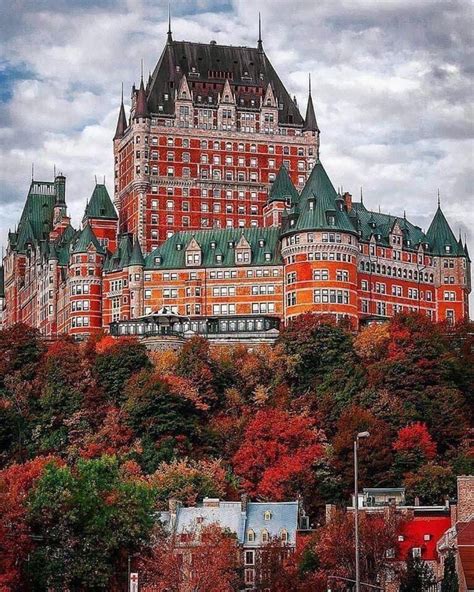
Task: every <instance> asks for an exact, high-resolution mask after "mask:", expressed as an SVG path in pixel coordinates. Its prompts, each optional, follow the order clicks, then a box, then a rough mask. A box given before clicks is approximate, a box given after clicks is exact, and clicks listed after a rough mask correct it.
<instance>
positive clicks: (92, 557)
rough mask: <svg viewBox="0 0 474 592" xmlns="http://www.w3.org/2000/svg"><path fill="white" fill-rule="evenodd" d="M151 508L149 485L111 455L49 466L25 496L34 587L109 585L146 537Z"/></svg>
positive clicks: (152, 503) (152, 504)
mask: <svg viewBox="0 0 474 592" xmlns="http://www.w3.org/2000/svg"><path fill="white" fill-rule="evenodd" d="M153 506H154V494H153V490H152V488H151V487H150V486H149V485H148V484H147V483H146V482H145V481H142V480H140V479H139V478H134V479H133V478H131V477H129V476H127V475H125V474H124V472H122V471H121V467H120V465H119V463H118V461H117V459H116V458H115V457H107V456H104V457H102V458H100V459H94V460H79V461H78V462H77V464H76V465H75V466H74V467H72V468H71V467H67V466H62V467H59V466H57V465H54V464H50V465H49V466H48V467H46V469H45V470H44V472H43V475H42V476H41V477H40V479H39V480H38V482H37V484H36V486H35V488H34V489H33V491H32V492H31V494H30V496H29V499H28V508H29V523H30V526H31V529H32V532H33V534H34V535H35V539H36V540H38V544H37V547H36V549H35V550H34V551H33V552H32V554H31V558H30V563H29V566H30V569H29V574H30V577H31V580H32V584H33V586H35V589H40V590H43V589H48V590H54V591H59V590H65V589H71V590H78V589H94V590H110V589H112V588H113V585H115V584H116V583H117V581H118V582H120V576H121V574H124V572H126V556H127V554H128V553H132V552H134V551H135V550H137V549H138V548H139V547H140V545H142V544H144V543H145V542H146V541H147V540H148V537H149V534H150V532H151V528H152V526H153V518H152V510H153ZM114 578H115V579H116V581H115V582H114ZM124 579H125V578H123V579H122V582H123V580H124Z"/></svg>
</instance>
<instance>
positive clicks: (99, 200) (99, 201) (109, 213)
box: [84, 183, 118, 220]
mask: <svg viewBox="0 0 474 592" xmlns="http://www.w3.org/2000/svg"><path fill="white" fill-rule="evenodd" d="M84 218H103V219H107V220H118V216H117V212H116V211H115V208H114V204H113V203H112V200H111V199H110V196H109V192H108V191H107V187H106V186H105V185H104V184H101V183H96V185H95V187H94V191H93V192H92V195H91V198H90V200H89V203H88V204H87V206H86V209H85V212H84Z"/></svg>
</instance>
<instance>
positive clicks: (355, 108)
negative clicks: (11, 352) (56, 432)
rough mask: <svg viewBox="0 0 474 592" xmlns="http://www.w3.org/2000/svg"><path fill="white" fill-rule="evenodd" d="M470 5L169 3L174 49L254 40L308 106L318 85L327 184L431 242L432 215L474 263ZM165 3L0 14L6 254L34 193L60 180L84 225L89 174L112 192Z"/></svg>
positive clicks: (26, 5) (0, 173)
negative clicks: (177, 44) (119, 132)
mask: <svg viewBox="0 0 474 592" xmlns="http://www.w3.org/2000/svg"><path fill="white" fill-rule="evenodd" d="M473 6H474V4H473V3H472V2H471V1H470V0H438V1H435V0H252V1H250V0H172V2H171V10H172V14H173V19H172V21H173V22H172V28H173V35H174V38H175V39H186V40H192V41H204V42H209V41H210V40H211V39H215V40H217V42H218V43H227V44H235V45H255V43H256V38H257V19H258V11H261V13H262V21H263V40H264V47H265V50H266V52H267V55H268V56H269V58H270V59H271V61H272V62H273V64H274V66H275V67H276V69H277V71H278V72H279V74H280V76H281V78H282V79H283V81H284V82H285V84H286V86H287V88H288V90H289V92H290V93H291V94H295V95H296V96H297V98H298V103H299V105H300V108H301V110H302V111H304V109H305V108H306V96H307V77H308V72H311V74H312V80H313V97H314V99H315V107H316V115H317V118H318V123H319V127H320V128H321V132H322V133H321V159H322V161H323V163H324V164H325V167H326V169H327V171H328V173H329V175H330V177H331V179H332V181H333V183H334V184H335V185H343V187H344V189H345V190H346V189H347V190H349V191H351V192H352V193H353V194H354V195H358V194H359V191H360V187H361V186H363V191H364V201H365V203H366V204H367V205H368V206H370V207H372V208H373V209H377V208H378V207H379V205H380V207H381V208H382V210H385V211H388V212H390V213H392V214H398V215H402V214H403V210H404V209H406V211H407V215H408V217H409V218H410V219H411V220H413V221H414V222H415V223H418V224H419V225H420V226H421V227H422V228H423V229H425V230H426V229H427V228H428V225H429V223H430V220H431V217H432V216H433V214H434V211H435V209H436V195H437V191H438V188H439V191H440V194H441V202H442V207H443V210H444V212H445V214H446V215H447V217H448V220H449V221H450V223H451V225H452V228H453V230H454V231H455V233H456V234H457V233H458V232H459V230H460V231H461V232H462V233H463V236H464V233H467V236H468V242H469V241H470V243H471V253H474V244H473V242H472V241H473V239H474V231H473V228H474V199H473V151H474V149H473V146H474V144H473V140H472V138H473V113H472V108H471V105H470V102H471V101H472V98H473V97H472V90H473V83H472V74H473V69H474V60H473V56H472V48H473V39H472V31H473V30H474V19H473ZM166 13H167V1H166V0H0V243H1V244H5V238H6V232H7V231H8V228H9V227H11V228H13V227H14V226H15V223H16V221H17V220H18V217H19V215H20V212H21V208H22V205H23V201H24V199H25V196H26V193H27V190H28V186H29V183H30V178H31V165H32V163H34V171H35V179H38V180H50V179H52V176H53V167H54V166H56V168H57V169H58V170H61V171H63V172H64V174H66V176H67V200H68V204H69V206H70V212H71V215H72V218H73V223H75V224H78V222H79V220H80V216H81V213H82V211H83V208H84V205H85V201H86V198H87V197H88V196H89V195H90V193H91V191H92V189H93V186H94V175H97V176H98V177H100V178H102V177H103V176H104V175H105V177H106V179H108V180H109V182H108V186H109V190H110V191H111V189H112V183H111V181H112V169H113V162H112V136H113V132H114V129H115V123H116V118H117V113H118V106H119V101H120V87H121V82H122V81H123V82H124V85H125V89H126V98H127V97H128V96H129V90H130V88H131V85H132V84H133V82H137V81H138V80H139V73H140V60H141V59H142V58H143V60H144V64H145V72H148V70H152V69H153V67H154V66H155V63H156V61H157V60H158V58H159V56H160V53H161V51H162V48H163V45H164V42H165V39H166V29H167V24H166V18H167V16H166Z"/></svg>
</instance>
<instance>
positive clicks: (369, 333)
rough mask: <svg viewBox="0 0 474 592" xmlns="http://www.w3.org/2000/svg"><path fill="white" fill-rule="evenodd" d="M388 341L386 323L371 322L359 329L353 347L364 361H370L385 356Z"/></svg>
mask: <svg viewBox="0 0 474 592" xmlns="http://www.w3.org/2000/svg"><path fill="white" fill-rule="evenodd" d="M389 341H390V330H389V326H388V324H387V323H381V324H378V323H373V324H371V325H367V326H366V327H363V328H362V329H361V330H360V331H359V333H358V334H357V337H356V338H355V340H354V349H355V351H356V353H357V355H358V356H359V357H360V358H361V359H362V360H363V361H364V362H366V363H371V362H375V361H378V360H381V359H382V358H384V357H385V354H386V351H387V346H388V343H389Z"/></svg>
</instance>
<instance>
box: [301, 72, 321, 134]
mask: <svg viewBox="0 0 474 592" xmlns="http://www.w3.org/2000/svg"><path fill="white" fill-rule="evenodd" d="M304 129H305V130H306V131H310V132H319V128H318V123H317V121H316V115H315V113H314V106H313V97H312V96H311V74H309V78H308V106H307V107H306V117H305V118H304Z"/></svg>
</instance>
